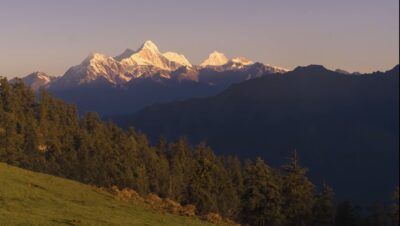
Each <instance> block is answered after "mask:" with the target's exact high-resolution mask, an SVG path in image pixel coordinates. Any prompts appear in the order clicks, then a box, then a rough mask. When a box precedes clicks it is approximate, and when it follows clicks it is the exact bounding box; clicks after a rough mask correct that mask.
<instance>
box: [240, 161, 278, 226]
mask: <svg viewBox="0 0 400 226" xmlns="http://www.w3.org/2000/svg"><path fill="white" fill-rule="evenodd" d="M243 185H244V191H243V195H242V217H243V221H244V222H248V223H250V224H252V225H260V226H264V225H265V226H267V225H272V226H274V225H282V223H283V215H282V209H281V207H282V196H281V193H280V191H281V187H280V182H279V180H278V179H277V177H276V175H275V173H274V172H273V171H272V169H271V168H270V167H269V166H268V165H266V164H265V163H264V161H263V160H262V159H260V158H257V159H256V162H255V164H252V163H251V161H246V162H245V166H244V172H243Z"/></svg>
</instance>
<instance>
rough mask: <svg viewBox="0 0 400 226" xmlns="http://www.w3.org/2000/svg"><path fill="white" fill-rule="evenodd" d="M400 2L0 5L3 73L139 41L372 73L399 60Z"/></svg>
mask: <svg viewBox="0 0 400 226" xmlns="http://www.w3.org/2000/svg"><path fill="white" fill-rule="evenodd" d="M398 27H399V1H398V0H334V1H333V0H301V1H299V0H291V1H289V0H259V1H257V0H248V1H243V0H201V1H199V0H168V1H167V0H159V1H156V0H140V1H139V0H138V1H134V0H106V1H103V0H64V1H62V0H35V1H33V0H25V1H24V0H0V75H7V76H8V77H14V76H23V75H26V74H28V73H30V72H33V71H37V70H41V71H44V72H47V73H49V74H51V75H62V74H63V73H64V72H65V71H66V70H67V69H68V67H70V66H72V65H76V64H79V63H80V62H81V61H82V60H83V59H84V58H85V57H86V56H87V55H88V54H89V53H90V52H100V53H104V54H106V55H110V56H114V55H117V54H119V53H121V52H122V51H123V50H124V49H126V48H128V47H129V48H133V49H136V48H138V47H139V46H140V44H141V43H142V42H143V41H145V40H148V39H150V40H152V41H154V42H155V43H156V44H157V45H158V47H159V48H160V50H162V51H167V50H174V51H177V52H181V53H183V54H185V55H186V57H187V58H188V59H189V60H190V61H191V62H192V63H194V64H196V63H199V62H200V61H202V60H203V59H204V58H206V57H207V55H208V54H209V53H210V52H211V51H213V50H218V51H221V52H224V53H225V54H226V55H227V56H228V57H234V56H238V55H241V56H245V57H248V58H250V59H252V60H255V61H260V62H263V63H266V64H271V65H277V66H282V67H286V68H289V69H292V68H294V67H296V66H298V65H308V64H323V65H325V66H326V67H328V68H331V69H336V68H342V69H346V70H349V71H361V72H371V71H375V70H386V69H390V68H391V67H393V66H394V65H395V64H397V63H398V62H399V28H398Z"/></svg>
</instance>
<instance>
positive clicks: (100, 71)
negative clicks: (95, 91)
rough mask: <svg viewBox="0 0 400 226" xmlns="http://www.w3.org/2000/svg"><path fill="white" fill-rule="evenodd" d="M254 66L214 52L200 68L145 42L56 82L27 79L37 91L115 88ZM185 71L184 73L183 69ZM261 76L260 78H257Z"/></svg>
mask: <svg viewBox="0 0 400 226" xmlns="http://www.w3.org/2000/svg"><path fill="white" fill-rule="evenodd" d="M252 65H254V62H253V61H251V60H248V59H246V58H244V57H236V58H233V59H228V58H227V57H226V56H225V55H224V54H223V53H220V52H217V51H214V52H212V53H211V54H210V55H209V56H208V58H207V59H205V60H204V61H203V62H202V63H201V64H200V65H192V64H191V63H190V62H189V60H188V59H187V58H186V57H185V56H184V55H183V54H180V53H176V52H165V53H162V52H160V50H159V49H158V47H157V46H156V45H155V44H154V43H153V42H152V41H146V42H144V43H143V44H142V45H141V46H140V48H138V49H137V50H136V51H135V50H132V49H126V50H125V51H124V52H123V53H122V54H120V55H118V56H115V57H110V56H106V55H104V54H100V53H91V54H89V56H88V57H87V58H86V59H84V60H83V61H82V62H81V63H80V64H79V65H76V66H73V67H71V68H69V69H68V70H67V71H66V72H65V74H64V75H63V76H60V77H57V78H52V77H50V76H48V75H47V74H46V73H44V72H35V73H32V74H30V75H28V76H26V77H24V78H23V80H24V82H25V83H27V84H28V85H31V86H32V88H33V89H34V90H38V89H40V88H42V87H45V88H47V87H51V86H53V85H54V86H55V87H58V88H61V87H63V88H66V87H71V86H77V85H82V84H89V83H92V82H94V81H103V82H108V83H110V84H111V85H124V84H126V83H128V82H130V81H131V80H135V79H141V78H150V79H152V80H154V81H160V80H163V79H178V80H185V79H186V80H193V81H198V80H199V78H198V75H199V74H200V73H199V72H200V71H201V70H204V69H209V70H217V71H227V70H245V69H247V68H249V67H251V66H252ZM260 66H262V68H261V70H262V73H264V72H265V73H282V72H286V71H287V70H286V69H283V68H280V67H274V66H267V65H263V64H258V67H260ZM181 68H184V69H181ZM257 76H259V75H257Z"/></svg>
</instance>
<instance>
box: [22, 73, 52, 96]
mask: <svg viewBox="0 0 400 226" xmlns="http://www.w3.org/2000/svg"><path fill="white" fill-rule="evenodd" d="M51 80H52V78H51V77H50V76H49V75H47V74H46V73H44V72H42V71H36V72H33V73H31V74H29V75H27V76H25V77H23V78H22V81H23V82H24V83H25V84H26V85H28V86H30V87H31V88H32V89H33V90H34V91H38V90H39V89H40V88H42V87H47V86H48V84H49V83H50V82H51Z"/></svg>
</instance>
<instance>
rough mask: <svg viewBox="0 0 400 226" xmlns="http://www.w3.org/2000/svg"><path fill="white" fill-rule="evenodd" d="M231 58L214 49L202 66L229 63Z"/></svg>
mask: <svg viewBox="0 0 400 226" xmlns="http://www.w3.org/2000/svg"><path fill="white" fill-rule="evenodd" d="M228 61H229V59H228V58H227V57H226V56H225V55H224V54H223V53H220V52H217V51H214V52H212V53H210V55H208V58H207V59H206V60H204V61H203V63H201V64H200V66H202V67H206V66H221V65H224V64H226V63H228Z"/></svg>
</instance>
